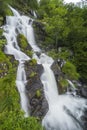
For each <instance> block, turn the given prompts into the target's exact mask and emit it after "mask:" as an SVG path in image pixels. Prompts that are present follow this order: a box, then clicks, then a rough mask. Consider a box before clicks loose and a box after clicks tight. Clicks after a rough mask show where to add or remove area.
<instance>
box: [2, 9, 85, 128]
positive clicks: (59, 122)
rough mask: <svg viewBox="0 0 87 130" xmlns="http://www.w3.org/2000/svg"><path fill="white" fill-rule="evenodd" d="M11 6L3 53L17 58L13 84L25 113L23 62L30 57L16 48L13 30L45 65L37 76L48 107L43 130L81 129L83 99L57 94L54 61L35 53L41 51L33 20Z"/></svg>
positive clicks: (39, 62) (5, 28) (27, 103)
mask: <svg viewBox="0 0 87 130" xmlns="http://www.w3.org/2000/svg"><path fill="white" fill-rule="evenodd" d="M11 9H12V11H13V13H14V16H10V17H7V22H6V25H5V26H4V30H5V32H4V35H5V37H6V38H7V45H6V46H5V52H6V54H11V55H14V57H15V59H16V60H18V61H19V66H18V71H17V80H16V84H17V88H18V91H19V93H20V98H21V107H22V109H23V110H24V111H25V116H28V115H29V101H28V98H27V96H26V89H25V83H26V74H25V70H24V62H25V60H29V59H30V58H29V57H28V56H27V55H26V54H24V53H23V52H21V50H20V48H19V47H18V44H17V41H16V36H17V34H16V31H15V30H17V31H18V33H22V34H24V35H25V36H26V38H27V40H28V42H29V44H30V45H31V47H32V49H33V51H34V55H33V57H34V58H35V59H36V60H37V62H38V64H42V66H43V68H44V73H43V74H42V76H41V77H40V78H41V81H42V83H43V86H44V93H45V97H46V99H47V102H48V105H49V110H48V112H47V114H46V115H45V117H44V118H43V121H42V125H43V126H45V128H46V130H82V127H81V116H82V115H83V112H84V110H85V108H86V101H85V100H84V99H81V98H78V97H74V96H71V95H58V89H57V85H56V81H55V77H54V74H53V71H52V70H51V65H52V63H53V62H54V61H53V59H52V58H51V57H48V56H47V55H46V54H44V53H41V55H40V57H38V56H37V55H36V54H35V52H41V50H40V48H39V47H38V46H37V45H36V42H35V39H34V31H33V27H32V22H33V20H32V19H31V18H29V17H27V16H20V14H19V13H18V12H17V11H16V10H14V9H13V8H11Z"/></svg>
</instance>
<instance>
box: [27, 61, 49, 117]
mask: <svg viewBox="0 0 87 130" xmlns="http://www.w3.org/2000/svg"><path fill="white" fill-rule="evenodd" d="M25 71H26V78H27V84H26V90H27V94H28V97H29V101H30V106H31V116H35V117H39V118H41V119H42V118H43V117H44V116H45V114H46V113H47V111H48V103H47V100H46V98H45V95H44V90H43V85H42V83H41V80H40V76H41V74H42V73H43V67H42V65H39V64H36V65H35V64H34V65H31V64H30V61H28V62H26V63H25Z"/></svg>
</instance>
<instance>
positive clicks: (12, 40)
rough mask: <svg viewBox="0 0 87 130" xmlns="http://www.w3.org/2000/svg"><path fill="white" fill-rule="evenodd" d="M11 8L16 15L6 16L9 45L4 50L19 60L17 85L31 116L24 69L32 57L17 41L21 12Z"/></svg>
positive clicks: (27, 114)
mask: <svg viewBox="0 0 87 130" xmlns="http://www.w3.org/2000/svg"><path fill="white" fill-rule="evenodd" d="M10 8H11V10H12V11H13V13H14V15H15V16H7V17H6V25H5V26H4V27H3V29H4V33H3V35H4V36H5V37H6V39H7V45H5V50H4V52H5V54H8V55H13V56H14V57H15V59H16V60H18V61H19V65H18V70H17V79H16V85H17V89H18V91H19V94H20V103H21V108H22V110H24V112H25V117H28V116H29V101H28V98H27V92H26V89H25V84H26V74H25V70H24V62H25V61H26V60H30V58H29V57H28V56H27V55H26V54H24V53H23V52H22V51H21V50H20V48H19V46H18V43H17V39H16V37H17V33H16V29H19V26H18V24H19V23H20V21H19V17H20V14H19V13H18V12H17V11H16V10H15V9H13V8H12V7H10Z"/></svg>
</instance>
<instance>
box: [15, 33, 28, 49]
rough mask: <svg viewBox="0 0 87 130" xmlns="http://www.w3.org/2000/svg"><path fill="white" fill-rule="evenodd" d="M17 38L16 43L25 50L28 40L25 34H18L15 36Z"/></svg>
mask: <svg viewBox="0 0 87 130" xmlns="http://www.w3.org/2000/svg"><path fill="white" fill-rule="evenodd" d="M17 40H18V44H19V46H20V48H21V49H22V50H23V51H25V50H26V49H27V46H28V42H27V39H26V38H25V36H24V35H23V34H19V35H18V36H17Z"/></svg>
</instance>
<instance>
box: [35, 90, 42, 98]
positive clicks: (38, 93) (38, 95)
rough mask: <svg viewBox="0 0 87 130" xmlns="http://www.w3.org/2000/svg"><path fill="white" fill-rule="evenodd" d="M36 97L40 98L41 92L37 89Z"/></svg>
mask: <svg viewBox="0 0 87 130" xmlns="http://www.w3.org/2000/svg"><path fill="white" fill-rule="evenodd" d="M36 96H37V98H40V97H41V91H40V90H39V89H38V90H37V91H36Z"/></svg>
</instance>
